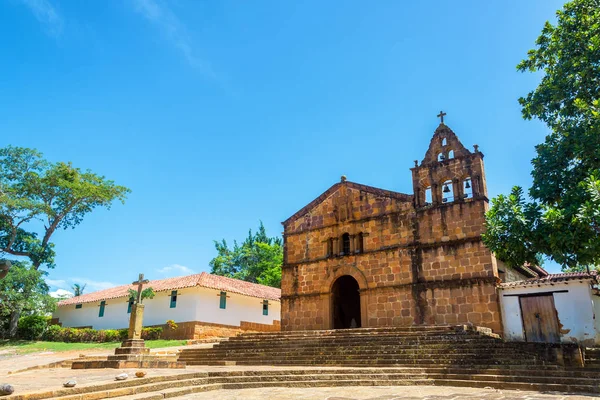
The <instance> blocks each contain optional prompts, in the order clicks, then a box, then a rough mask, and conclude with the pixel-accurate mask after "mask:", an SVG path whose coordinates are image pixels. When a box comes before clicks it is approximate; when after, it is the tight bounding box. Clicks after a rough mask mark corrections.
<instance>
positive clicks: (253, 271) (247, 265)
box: [209, 222, 283, 287]
mask: <svg viewBox="0 0 600 400" xmlns="http://www.w3.org/2000/svg"><path fill="white" fill-rule="evenodd" d="M215 248H216V250H217V253H218V254H217V256H216V257H215V258H213V259H212V260H211V261H210V264H209V265H210V267H211V273H213V274H215V275H222V276H227V277H230V278H236V279H241V280H244V281H247V282H253V283H260V284H262V285H267V286H273V287H280V286H281V265H282V264H283V242H282V240H281V238H279V237H269V236H267V232H266V229H265V227H264V225H263V223H262V222H261V223H260V225H259V227H258V231H257V232H256V234H253V233H252V230H250V231H249V232H248V237H247V238H246V239H245V240H244V242H243V243H242V244H241V245H239V244H238V243H237V242H236V241H234V242H233V248H232V249H230V248H229V246H228V245H227V242H226V241H225V239H223V240H221V241H220V242H218V241H215Z"/></svg>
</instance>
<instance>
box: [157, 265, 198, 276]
mask: <svg viewBox="0 0 600 400" xmlns="http://www.w3.org/2000/svg"><path fill="white" fill-rule="evenodd" d="M156 272H158V273H159V274H162V275H168V276H181V275H192V274H194V273H195V272H194V271H193V270H192V269H190V268H188V267H186V266H185V265H179V264H172V265H169V266H168V267H164V268H159V269H157V270H156Z"/></svg>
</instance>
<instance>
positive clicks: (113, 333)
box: [100, 329, 121, 342]
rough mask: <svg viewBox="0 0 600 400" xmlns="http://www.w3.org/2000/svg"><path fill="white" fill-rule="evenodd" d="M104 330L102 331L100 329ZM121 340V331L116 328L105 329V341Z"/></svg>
mask: <svg viewBox="0 0 600 400" xmlns="http://www.w3.org/2000/svg"><path fill="white" fill-rule="evenodd" d="M100 332H102V331H100ZM120 340H121V336H120V334H119V331H118V330H116V329H107V330H105V331H104V340H103V342H118V341H120Z"/></svg>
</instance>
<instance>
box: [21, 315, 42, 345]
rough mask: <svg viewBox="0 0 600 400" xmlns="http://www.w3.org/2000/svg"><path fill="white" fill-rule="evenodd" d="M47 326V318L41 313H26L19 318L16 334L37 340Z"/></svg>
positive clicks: (22, 337) (26, 338)
mask: <svg viewBox="0 0 600 400" xmlns="http://www.w3.org/2000/svg"><path fill="white" fill-rule="evenodd" d="M46 328H48V318H46V317H44V316H42V315H28V316H27V317H23V318H21V319H20V320H19V323H18V325H17V336H18V337H19V338H20V339H24V340H38V339H40V338H41V337H42V335H43V334H44V331H45V330H46Z"/></svg>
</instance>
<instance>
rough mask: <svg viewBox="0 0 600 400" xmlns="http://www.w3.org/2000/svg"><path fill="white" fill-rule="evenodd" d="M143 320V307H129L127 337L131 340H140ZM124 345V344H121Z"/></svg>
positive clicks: (140, 305)
mask: <svg viewBox="0 0 600 400" xmlns="http://www.w3.org/2000/svg"><path fill="white" fill-rule="evenodd" d="M143 320H144V305H143V304H134V305H133V306H132V307H131V317H130V318H129V332H128V335H127V337H128V338H129V339H130V340H131V339H140V340H141V339H142V328H143ZM123 343H125V342H123Z"/></svg>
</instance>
